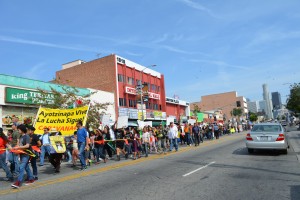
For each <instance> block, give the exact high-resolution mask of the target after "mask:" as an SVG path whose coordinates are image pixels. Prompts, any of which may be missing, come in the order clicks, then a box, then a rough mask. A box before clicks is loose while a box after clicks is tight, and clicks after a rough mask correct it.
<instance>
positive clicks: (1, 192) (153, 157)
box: [0, 134, 245, 195]
mask: <svg viewBox="0 0 300 200" xmlns="http://www.w3.org/2000/svg"><path fill="white" fill-rule="evenodd" d="M232 136H233V137H221V138H220V139H219V140H210V141H206V142H205V143H203V144H201V145H200V146H198V147H196V148H192V147H184V148H179V151H178V152H172V153H168V154H156V155H155V154H154V155H151V157H148V158H142V159H137V160H132V161H129V162H122V163H116V164H112V165H108V166H105V167H102V168H94V169H93V168H91V169H89V170H87V171H84V172H75V173H74V174H70V175H66V176H63V177H59V178H54V179H48V180H44V181H41V180H39V181H37V182H35V183H34V184H31V185H30V186H24V187H21V188H19V189H17V190H16V189H4V190H1V189H0V195H7V194H12V193H19V192H22V191H28V190H33V189H37V188H41V187H45V186H49V185H54V184H58V183H63V182H66V181H71V180H74V179H78V178H82V177H86V176H90V175H94V174H98V173H103V172H107V171H112V170H116V169H119V168H122V167H126V166H132V165H136V164H139V163H143V162H147V161H151V160H156V159H159V158H163V157H168V156H172V155H176V154H181V153H185V152H188V151H197V150H199V149H203V148H205V147H209V146H213V145H215V144H221V143H223V142H228V141H233V140H238V139H239V138H241V137H245V134H241V135H232Z"/></svg>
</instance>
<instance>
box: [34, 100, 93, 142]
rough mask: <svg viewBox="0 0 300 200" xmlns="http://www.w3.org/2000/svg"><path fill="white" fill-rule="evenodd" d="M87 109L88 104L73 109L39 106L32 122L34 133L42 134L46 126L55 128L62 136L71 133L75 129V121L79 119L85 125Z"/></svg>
mask: <svg viewBox="0 0 300 200" xmlns="http://www.w3.org/2000/svg"><path fill="white" fill-rule="evenodd" d="M88 109H89V107H88V106H83V107H78V108H73V109H49V108H40V109H39V111H38V113H37V116H36V122H35V124H34V127H35V129H36V130H35V133H36V134H43V133H44V131H43V130H44V128H45V127H48V128H49V129H51V128H56V130H57V131H60V132H61V133H62V135H63V136H67V135H73V134H74V131H76V130H77V127H76V123H77V121H79V120H80V121H82V122H83V125H85V123H86V118H87V117H86V116H87V112H88Z"/></svg>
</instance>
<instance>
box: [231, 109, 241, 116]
mask: <svg viewBox="0 0 300 200" xmlns="http://www.w3.org/2000/svg"><path fill="white" fill-rule="evenodd" d="M230 114H231V116H235V117H236V116H238V118H240V117H241V116H242V114H243V110H242V109H241V108H234V109H233V110H232V111H230Z"/></svg>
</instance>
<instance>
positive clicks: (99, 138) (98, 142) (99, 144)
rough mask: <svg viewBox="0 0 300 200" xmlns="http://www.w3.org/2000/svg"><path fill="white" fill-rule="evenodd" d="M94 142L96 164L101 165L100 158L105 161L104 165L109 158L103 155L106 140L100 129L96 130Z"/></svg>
mask: <svg viewBox="0 0 300 200" xmlns="http://www.w3.org/2000/svg"><path fill="white" fill-rule="evenodd" d="M94 140H95V141H94V142H95V143H94V146H95V157H96V164H97V165H98V164H100V160H99V157H100V158H101V159H102V160H103V162H104V163H106V161H107V158H106V157H105V155H104V154H103V148H104V138H103V135H102V132H101V131H100V130H99V129H96V136H95V138H94Z"/></svg>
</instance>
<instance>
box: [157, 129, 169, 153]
mask: <svg viewBox="0 0 300 200" xmlns="http://www.w3.org/2000/svg"><path fill="white" fill-rule="evenodd" d="M157 140H158V142H157V150H158V152H159V153H164V154H166V149H167V148H166V133H165V131H164V130H163V127H162V124H160V125H159V127H158V129H157Z"/></svg>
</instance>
